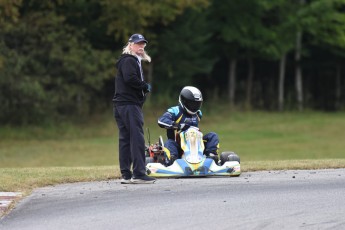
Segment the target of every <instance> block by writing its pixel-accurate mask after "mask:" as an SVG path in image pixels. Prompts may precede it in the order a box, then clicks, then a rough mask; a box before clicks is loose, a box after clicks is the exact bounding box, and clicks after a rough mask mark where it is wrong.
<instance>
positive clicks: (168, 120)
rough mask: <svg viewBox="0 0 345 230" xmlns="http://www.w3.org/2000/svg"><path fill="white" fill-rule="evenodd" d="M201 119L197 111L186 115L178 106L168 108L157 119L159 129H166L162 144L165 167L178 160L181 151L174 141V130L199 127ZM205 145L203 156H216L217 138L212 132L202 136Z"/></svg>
mask: <svg viewBox="0 0 345 230" xmlns="http://www.w3.org/2000/svg"><path fill="white" fill-rule="evenodd" d="M201 117H202V112H201V110H199V111H198V112H197V113H196V114H193V115H191V114H189V113H187V112H186V111H185V110H184V109H183V108H182V107H181V106H180V105H178V106H174V107H171V108H169V109H168V110H167V111H166V112H165V113H164V114H163V115H162V116H161V117H160V118H159V119H158V125H159V126H160V127H161V128H165V129H167V138H168V139H167V141H166V142H165V143H164V147H165V151H164V152H165V156H166V157H165V158H166V163H167V165H170V164H172V163H173V161H174V160H175V159H177V158H180V157H181V155H182V153H183V151H182V149H181V147H180V143H177V141H176V134H175V130H177V131H181V130H183V131H184V130H186V129H188V127H190V126H194V127H199V121H200V119H201ZM203 141H204V145H205V150H204V154H205V155H206V156H207V157H209V156H210V154H211V156H218V149H219V138H218V135H217V134H216V133H214V132H210V133H207V134H205V135H204V136H203Z"/></svg>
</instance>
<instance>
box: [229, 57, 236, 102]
mask: <svg viewBox="0 0 345 230" xmlns="http://www.w3.org/2000/svg"><path fill="white" fill-rule="evenodd" d="M236 64H237V60H236V59H231V60H230V61H229V67H230V68H229V75H228V79H229V81H228V93H229V95H228V96H229V101H230V107H231V108H233V107H234V105H235V90H236Z"/></svg>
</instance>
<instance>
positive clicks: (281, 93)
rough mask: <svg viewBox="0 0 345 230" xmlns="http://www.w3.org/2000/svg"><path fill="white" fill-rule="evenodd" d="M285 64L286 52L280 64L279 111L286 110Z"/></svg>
mask: <svg viewBox="0 0 345 230" xmlns="http://www.w3.org/2000/svg"><path fill="white" fill-rule="evenodd" d="M285 66H286V54H283V55H282V57H281V59H280V66H279V81H278V109H279V111H283V110H284V81H285Z"/></svg>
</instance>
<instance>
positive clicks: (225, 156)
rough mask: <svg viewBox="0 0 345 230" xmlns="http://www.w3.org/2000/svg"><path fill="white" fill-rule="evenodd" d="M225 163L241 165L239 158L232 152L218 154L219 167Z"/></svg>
mask: <svg viewBox="0 0 345 230" xmlns="http://www.w3.org/2000/svg"><path fill="white" fill-rule="evenodd" d="M227 161H238V163H241V162H240V157H239V156H238V155H237V154H236V153H234V152H222V153H221V154H220V162H221V165H223V164H224V163H225V162H227Z"/></svg>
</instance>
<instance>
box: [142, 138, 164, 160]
mask: <svg viewBox="0 0 345 230" xmlns="http://www.w3.org/2000/svg"><path fill="white" fill-rule="evenodd" d="M146 157H149V158H151V161H152V162H155V163H161V164H165V157H164V149H163V147H162V145H160V143H159V142H157V143H155V144H151V145H150V146H146Z"/></svg>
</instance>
